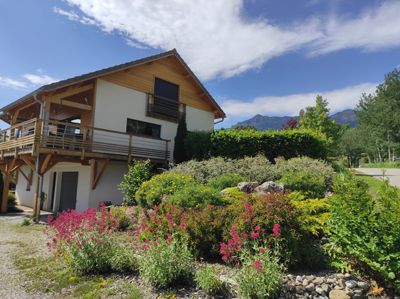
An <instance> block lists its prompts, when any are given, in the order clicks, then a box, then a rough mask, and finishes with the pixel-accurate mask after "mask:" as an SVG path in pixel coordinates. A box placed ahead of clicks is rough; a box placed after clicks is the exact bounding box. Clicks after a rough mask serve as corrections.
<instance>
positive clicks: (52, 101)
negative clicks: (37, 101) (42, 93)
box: [49, 99, 92, 111]
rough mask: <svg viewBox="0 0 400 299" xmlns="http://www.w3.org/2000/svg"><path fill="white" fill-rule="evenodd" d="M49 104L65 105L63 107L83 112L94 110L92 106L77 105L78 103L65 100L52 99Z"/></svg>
mask: <svg viewBox="0 0 400 299" xmlns="http://www.w3.org/2000/svg"><path fill="white" fill-rule="evenodd" d="M49 103H52V104H60V105H63V106H67V107H72V108H77V109H81V110H88V111H91V110H92V106H90V105H87V104H81V103H76V102H73V101H69V100H63V99H50V100H49Z"/></svg>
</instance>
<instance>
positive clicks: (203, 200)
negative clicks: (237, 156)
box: [163, 184, 224, 209]
mask: <svg viewBox="0 0 400 299" xmlns="http://www.w3.org/2000/svg"><path fill="white" fill-rule="evenodd" d="M163 203H168V204H173V205H175V206H178V207H182V208H195V209H202V208H204V206H205V205H207V204H212V205H222V204H224V201H223V197H222V195H221V194H220V193H219V191H217V190H215V189H213V188H211V187H208V186H203V185H200V184H193V185H187V186H184V187H182V188H181V189H179V190H177V191H176V192H175V193H173V194H172V195H171V196H169V197H168V198H167V199H166V200H164V201H163Z"/></svg>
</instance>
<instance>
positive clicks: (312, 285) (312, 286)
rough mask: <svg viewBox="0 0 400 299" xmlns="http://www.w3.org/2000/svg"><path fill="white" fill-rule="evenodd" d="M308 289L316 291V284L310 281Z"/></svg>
mask: <svg viewBox="0 0 400 299" xmlns="http://www.w3.org/2000/svg"><path fill="white" fill-rule="evenodd" d="M306 290H307V291H308V292H312V291H314V290H315V284H313V283H310V284H309V285H308V286H306Z"/></svg>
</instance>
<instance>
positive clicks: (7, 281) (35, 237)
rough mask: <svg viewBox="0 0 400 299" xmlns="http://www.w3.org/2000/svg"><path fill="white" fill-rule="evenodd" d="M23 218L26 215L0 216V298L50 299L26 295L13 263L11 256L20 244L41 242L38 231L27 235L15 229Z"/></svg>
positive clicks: (44, 295)
mask: <svg viewBox="0 0 400 299" xmlns="http://www.w3.org/2000/svg"><path fill="white" fill-rule="evenodd" d="M24 217H26V215H16V216H9V215H7V216H3V215H1V216H0V258H1V262H0V298H2V299H20V298H30V299H31V298H32V299H34V298H41V299H42V298H50V295H49V294H32V293H27V292H26V291H25V290H24V287H23V284H24V277H23V276H22V275H21V274H20V273H19V271H18V269H17V268H16V267H15V265H14V263H13V259H12V255H13V254H15V252H16V251H17V250H19V249H20V248H21V242H24V243H31V244H32V243H37V242H38V241H39V242H43V234H41V233H40V232H39V231H37V232H32V233H29V234H27V233H21V232H19V231H18V229H16V225H18V224H20V223H21V222H22V220H23V219H24ZM38 246H39V245H38Z"/></svg>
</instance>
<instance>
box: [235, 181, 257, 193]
mask: <svg viewBox="0 0 400 299" xmlns="http://www.w3.org/2000/svg"><path fill="white" fill-rule="evenodd" d="M237 186H238V188H239V190H240V191H242V192H246V193H251V192H253V191H254V189H255V188H256V187H257V186H258V182H240V183H239V184H238V185H237Z"/></svg>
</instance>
